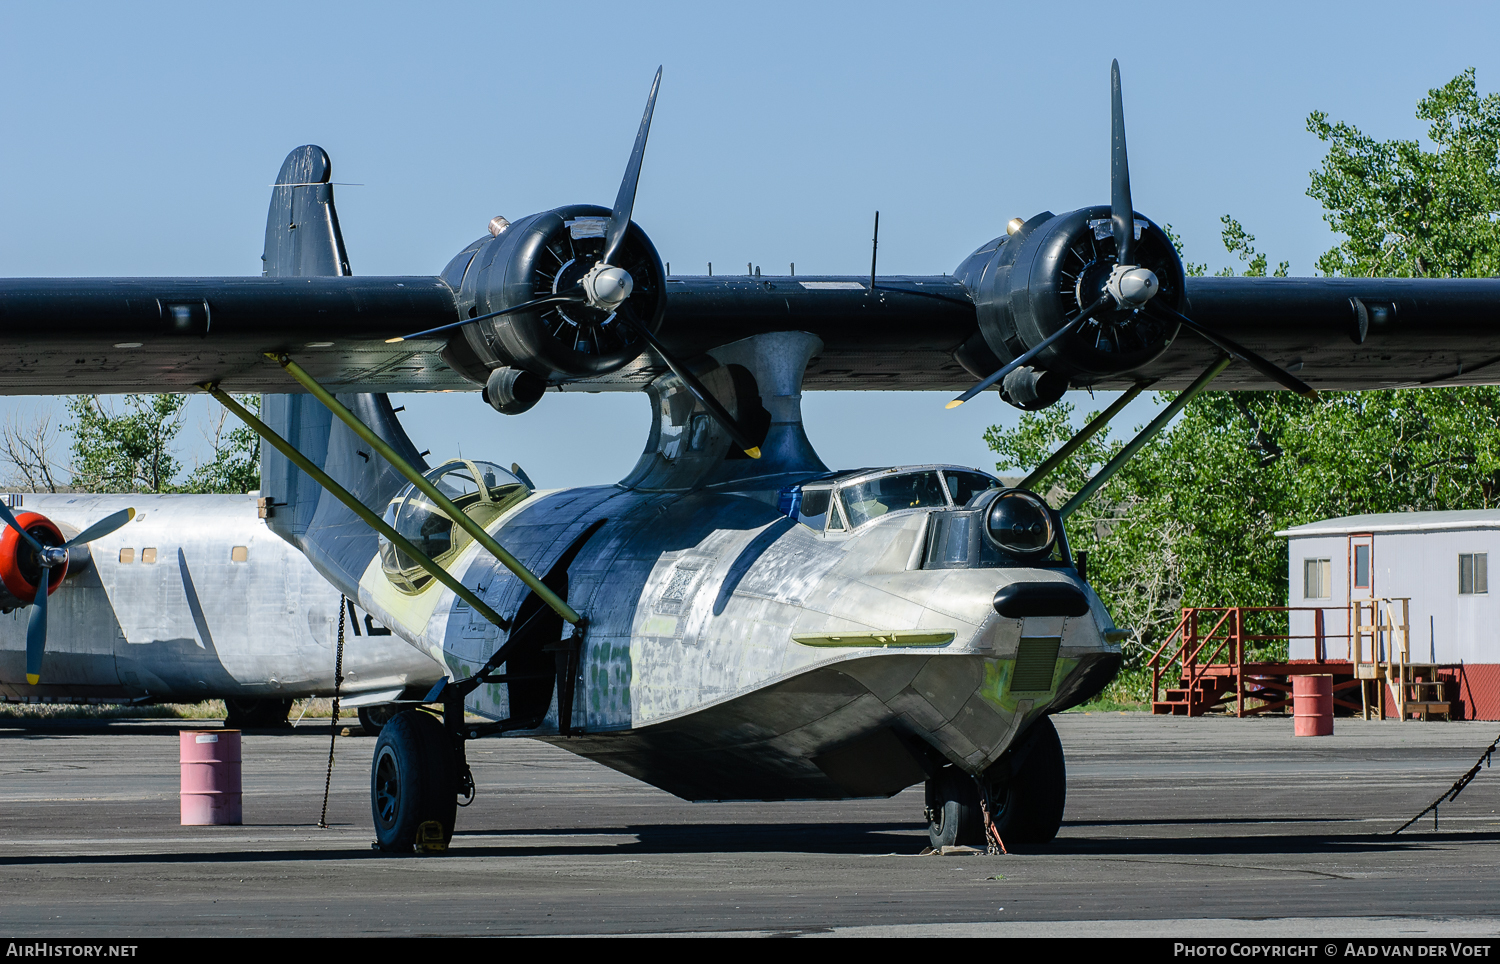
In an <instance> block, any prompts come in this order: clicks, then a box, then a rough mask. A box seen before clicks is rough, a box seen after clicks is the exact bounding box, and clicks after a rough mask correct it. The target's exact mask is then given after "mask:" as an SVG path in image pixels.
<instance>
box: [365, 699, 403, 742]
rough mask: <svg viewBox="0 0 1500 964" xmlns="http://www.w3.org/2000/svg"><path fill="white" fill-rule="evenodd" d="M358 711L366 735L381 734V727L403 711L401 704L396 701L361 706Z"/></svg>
mask: <svg viewBox="0 0 1500 964" xmlns="http://www.w3.org/2000/svg"><path fill="white" fill-rule="evenodd" d="M356 712H357V713H358V714H359V727H360V729H362V730H364V731H365V736H379V735H380V731H381V729H382V728H383V727H384V726H385V725H386V724H387V723H389V722H390V721H391V720H392V719H394V718H395V716H396V714H397V713H400V712H401V706H400V705H399V704H396V703H377V704H375V705H374V706H361V707H360V708H359V709H358V710H357V711H356Z"/></svg>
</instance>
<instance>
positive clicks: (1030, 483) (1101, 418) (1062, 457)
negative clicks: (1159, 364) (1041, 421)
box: [1016, 381, 1156, 492]
mask: <svg viewBox="0 0 1500 964" xmlns="http://www.w3.org/2000/svg"><path fill="white" fill-rule="evenodd" d="M1154 384H1156V383H1155V382H1154V381H1149V382H1136V383H1135V384H1134V385H1132V386H1131V387H1130V390H1129V391H1128V392H1126V393H1125V394H1123V395H1121V396H1120V397H1119V398H1117V399H1115V403H1114V404H1113V405H1111V406H1110V407H1109V408H1106V409H1105V410H1104V411H1103V412H1100V413H1099V415H1098V417H1097V418H1095V419H1094V420H1093V421H1092V422H1090V423H1088V424H1087V425H1085V426H1084V427H1083V428H1081V429H1079V430H1078V431H1077V432H1075V433H1074V434H1073V437H1072V438H1070V439H1068V440H1067V441H1066V442H1064V443H1063V446H1062V448H1060V449H1058V450H1057V451H1056V452H1053V453H1052V454H1051V455H1049V456H1047V461H1045V462H1043V463H1042V464H1041V465H1038V466H1037V467H1036V468H1034V469H1032V470H1031V474H1030V475H1028V476H1026V478H1024V479H1022V480H1021V482H1020V484H1019V485H1017V486H1016V488H1018V489H1026V490H1027V491H1030V492H1035V491H1036V485H1037V483H1038V482H1040V481H1042V479H1045V478H1046V477H1047V476H1049V475H1051V474H1052V470H1053V469H1055V468H1057V467H1058V466H1059V465H1062V464H1063V462H1065V461H1066V460H1067V458H1068V456H1070V455H1072V454H1073V453H1074V452H1076V451H1078V449H1079V447H1080V446H1081V445H1083V443H1084V442H1087V441H1088V440H1089V439H1091V438H1093V437H1094V435H1095V433H1097V432H1098V431H1099V430H1100V429H1101V428H1103V427H1104V426H1106V425H1108V424H1109V423H1110V421H1111V420H1112V419H1114V417H1115V416H1116V415H1118V414H1120V410H1121V409H1123V408H1124V407H1125V406H1126V405H1129V404H1130V403H1131V402H1133V401H1134V400H1135V397H1136V396H1137V395H1139V394H1140V393H1141V392H1143V391H1145V390H1146V389H1148V388H1150V387H1151V386H1152V385H1154Z"/></svg>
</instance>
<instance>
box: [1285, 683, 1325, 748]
mask: <svg viewBox="0 0 1500 964" xmlns="http://www.w3.org/2000/svg"><path fill="white" fill-rule="evenodd" d="M1292 719H1293V723H1292V727H1293V729H1292V732H1293V733H1295V734H1296V735H1297V736H1332V735H1333V677H1332V676H1293V677H1292Z"/></svg>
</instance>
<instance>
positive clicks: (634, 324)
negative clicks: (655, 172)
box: [386, 67, 760, 459]
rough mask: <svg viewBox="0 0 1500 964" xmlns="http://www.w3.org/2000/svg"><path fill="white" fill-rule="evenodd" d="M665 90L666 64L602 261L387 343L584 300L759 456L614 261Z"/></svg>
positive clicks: (654, 87) (742, 445) (617, 198)
mask: <svg viewBox="0 0 1500 964" xmlns="http://www.w3.org/2000/svg"><path fill="white" fill-rule="evenodd" d="M660 89H661V68H660V67H657V68H656V77H655V78H654V79H653V80H652V81H651V93H650V95H649V96H648V97H647V98H646V110H645V112H644V113H643V114H642V115H641V126H640V129H639V130H638V131H636V135H635V146H634V147H632V148H631V150H630V160H629V161H628V162H627V163H626V165H625V176H624V177H623V178H622V179H621V180H620V191H619V193H618V194H616V195H615V206H614V208H613V209H611V211H610V215H609V223H608V225H607V226H606V227H605V230H604V250H603V253H602V254H600V256H599V260H598V261H597V262H595V264H594V266H593V267H592V268H590V269H589V270H588V271H587V272H586V273H585V274H584V275H583V276H582V277H580V278H579V279H578V281H577V282H576V283H575V284H574V285H573V286H572V287H570V288H569V289H567V290H566V291H560V292H557V293H555V294H549V295H545V296H543V297H540V298H534V299H532V300H531V301H526V302H522V303H521V304H519V305H511V306H510V307H509V308H502V309H501V310H499V311H492V312H490V313H489V314H486V315H478V316H476V317H473V318H464V319H461V320H459V321H455V322H452V323H451V324H447V325H439V326H438V327H436V328H428V329H427V330H426V331H418V332H413V333H412V334H410V335H402V336H400V337H397V338H387V339H386V344H390V345H394V344H397V343H399V342H403V341H406V340H407V339H409V338H421V337H425V336H427V335H437V334H441V333H443V332H446V331H452V330H454V329H457V328H462V327H464V326H465V325H472V324H474V323H475V322H478V321H484V320H486V319H488V318H498V317H500V316H501V315H509V314H514V313H516V312H521V311H530V310H532V309H533V308H541V307H544V306H546V305H551V304H558V303H561V302H573V303H576V304H585V305H588V306H589V307H590V308H594V309H597V310H599V311H602V312H605V313H606V314H612V315H614V316H615V317H616V318H619V319H621V320H622V321H623V322H624V323H625V324H626V326H628V327H629V328H631V329H632V330H633V331H635V332H637V333H638V334H640V335H641V336H642V338H643V339H644V340H645V341H646V343H647V344H649V345H650V346H651V348H652V349H653V350H654V351H655V352H656V353H657V354H658V355H660V356H661V359H662V361H664V362H666V363H667V367H668V368H670V369H671V370H672V372H673V374H675V375H676V376H677V377H678V378H680V379H681V380H682V383H683V384H684V385H685V386H686V387H687V389H688V391H689V392H691V393H692V394H693V397H694V398H696V399H697V400H698V401H699V402H700V403H701V404H702V405H703V407H704V408H706V409H707V410H708V413H709V415H711V416H712V417H713V419H714V421H716V422H718V423H719V424H720V425H721V426H723V428H724V430H725V431H726V432H727V433H729V437H730V438H732V439H734V442H735V444H736V445H738V446H739V447H740V448H741V449H742V450H743V451H744V453H745V454H746V455H748V456H750V457H751V458H752V459H758V458H760V448H759V447H758V446H756V445H755V444H754V442H753V441H752V440H751V438H750V436H749V433H747V432H746V431H745V430H744V429H742V428H741V427H740V425H739V423H737V422H736V421H735V420H734V418H733V417H732V416H731V415H730V414H729V412H728V410H727V409H725V408H724V406H723V405H722V404H721V403H720V402H719V400H718V399H716V398H714V396H713V395H712V394H711V393H710V392H709V391H708V389H707V388H705V387H704V385H703V383H702V382H700V381H699V380H698V379H697V378H696V377H695V376H694V375H693V373H692V372H691V371H689V370H688V368H687V366H686V365H684V364H682V362H681V361H679V360H678V359H677V358H676V357H675V356H674V355H673V354H672V353H671V352H670V351H669V350H668V349H667V347H666V346H665V345H663V344H662V343H661V340H660V339H658V338H657V337H656V335H654V334H653V333H652V332H651V331H650V330H649V328H648V327H647V326H646V325H645V324H642V323H641V321H640V319H638V318H636V317H635V315H634V314H633V313H632V312H631V311H630V309H629V307H628V306H627V305H626V303H625V302H626V299H628V298H629V297H630V292H631V291H632V289H633V288H634V286H635V281H634V279H632V278H631V277H630V272H628V271H626V270H625V269H624V268H620V267H617V266H615V265H614V264H612V263H611V259H613V258H614V256H615V255H616V254H618V253H619V250H620V245H621V244H622V243H624V241H625V232H626V230H627V229H629V227H630V217H631V214H632V213H633V212H634V210H635V193H636V188H637V187H638V186H639V185H640V181H641V163H642V162H643V161H644V159H645V156H646V140H647V138H648V137H649V136H650V134H651V116H652V114H654V113H655V112H656V94H657V91H658V90H660Z"/></svg>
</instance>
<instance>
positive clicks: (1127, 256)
mask: <svg viewBox="0 0 1500 964" xmlns="http://www.w3.org/2000/svg"><path fill="white" fill-rule="evenodd" d="M1109 84H1110V91H1111V93H1112V95H1113V103H1112V104H1111V111H1110V121H1111V134H1112V136H1111V145H1110V155H1109V162H1110V172H1109V175H1110V176H1109V186H1110V205H1109V213H1110V220H1112V221H1113V222H1114V228H1115V251H1116V252H1117V254H1116V256H1115V263H1116V264H1135V262H1134V261H1133V260H1131V257H1132V255H1133V254H1134V253H1135V208H1134V207H1133V206H1132V205H1131V203H1130V161H1129V159H1128V158H1126V156H1125V104H1124V101H1123V100H1122V99H1121V97H1120V62H1119V61H1118V60H1116V61H1114V62H1113V63H1111V64H1110V67H1109Z"/></svg>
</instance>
